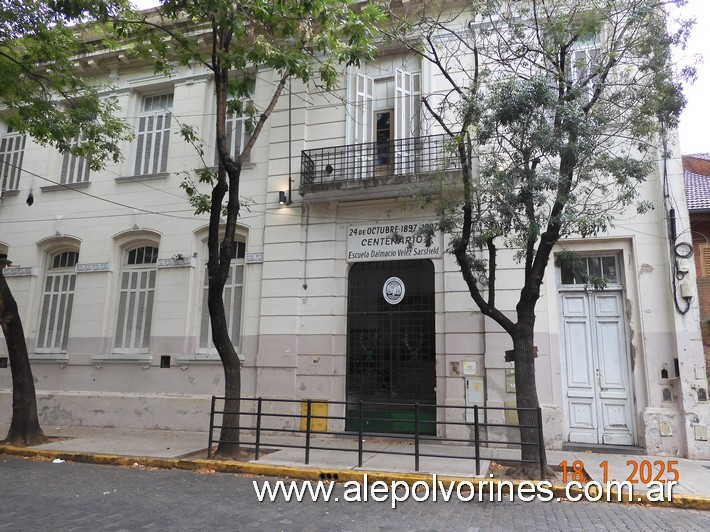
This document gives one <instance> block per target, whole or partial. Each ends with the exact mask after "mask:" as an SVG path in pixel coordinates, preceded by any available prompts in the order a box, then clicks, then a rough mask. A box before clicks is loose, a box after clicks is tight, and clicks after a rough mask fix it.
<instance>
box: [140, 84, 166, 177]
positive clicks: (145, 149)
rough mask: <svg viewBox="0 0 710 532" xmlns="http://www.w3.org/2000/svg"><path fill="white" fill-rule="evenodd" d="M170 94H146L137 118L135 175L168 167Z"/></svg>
mask: <svg viewBox="0 0 710 532" xmlns="http://www.w3.org/2000/svg"><path fill="white" fill-rule="evenodd" d="M172 106H173V95H172V94H161V95H158V96H146V97H145V98H144V99H143V109H142V111H141V114H140V117H139V118H138V131H137V133H136V164H135V170H134V173H135V175H149V174H158V173H162V172H165V171H166V169H167V167H168V146H169V143H170V118H171V114H170V109H172Z"/></svg>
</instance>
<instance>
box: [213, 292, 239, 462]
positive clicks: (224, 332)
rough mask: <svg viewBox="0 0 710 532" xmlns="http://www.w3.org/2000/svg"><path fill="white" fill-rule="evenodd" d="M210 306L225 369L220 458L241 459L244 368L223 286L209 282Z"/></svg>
mask: <svg viewBox="0 0 710 532" xmlns="http://www.w3.org/2000/svg"><path fill="white" fill-rule="evenodd" d="M208 290H209V293H208V305H209V309H210V320H211V321H212V341H213V343H214V345H215V347H216V348H217V352H218V353H219V356H220V359H221V360H222V366H223V368H224V396H225V397H226V400H225V403H224V408H223V411H224V414H222V429H221V430H220V436H219V444H218V446H217V452H216V455H217V456H221V457H224V458H238V457H239V417H240V410H241V408H240V406H241V405H240V400H239V399H240V397H241V391H242V384H241V367H240V365H239V356H238V355H237V352H236V350H235V349H234V345H233V344H232V340H231V339H230V338H229V331H228V329H227V321H226V317H225V312H224V302H223V296H222V293H223V290H224V283H222V284H220V283H218V282H217V280H216V279H215V280H214V281H213V279H210V283H209V289H208Z"/></svg>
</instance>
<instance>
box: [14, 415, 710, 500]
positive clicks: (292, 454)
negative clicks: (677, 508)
mask: <svg viewBox="0 0 710 532" xmlns="http://www.w3.org/2000/svg"><path fill="white" fill-rule="evenodd" d="M7 429H8V426H7V425H3V424H0V433H2V434H3V435H4V434H6V433H7ZM43 430H44V432H45V434H46V435H47V436H51V437H60V438H62V439H61V440H58V441H53V442H50V443H47V444H44V445H39V446H36V447H32V448H28V449H27V450H26V451H27V452H24V450H23V451H22V452H18V454H28V455H29V454H40V455H41V454H43V453H44V454H46V455H49V456H50V457H51V456H58V455H57V453H67V458H68V459H72V457H71V455H72V454H74V455H76V456H75V458H76V459H78V458H81V459H82V460H83V461H97V462H102V463H111V460H110V459H109V458H110V457H116V458H121V460H116V461H114V462H115V463H122V464H126V463H129V462H133V461H136V462H138V463H142V462H141V459H144V460H143V462H145V459H148V462H147V463H146V464H145V465H150V464H153V463H156V464H157V465H159V466H163V467H178V466H179V465H178V464H179V463H182V462H186V463H185V464H181V465H182V466H184V467H186V468H189V469H197V468H200V467H202V468H206V467H210V466H214V468H216V469H221V470H228V471H234V472H239V471H242V472H251V473H254V474H265V475H275V476H279V475H282V476H295V477H297V478H318V477H319V475H321V474H325V473H335V474H339V478H341V479H345V477H346V476H347V477H350V478H355V477H357V475H356V473H359V474H360V475H361V474H362V473H368V475H370V476H371V477H372V478H374V475H378V476H379V477H381V478H390V479H396V478H414V477H415V476H419V477H422V476H430V475H431V474H434V473H436V474H437V475H438V476H440V477H444V476H446V477H452V478H456V477H457V478H468V479H471V478H475V463H474V460H473V458H472V457H473V452H472V451H473V450H472V448H471V447H464V446H455V445H443V444H438V443H429V444H422V445H421V447H420V451H421V452H422V453H424V454H427V453H430V454H445V455H447V456H451V457H458V459H452V458H431V457H421V458H420V467H419V472H416V471H415V464H414V448H413V446H412V445H407V444H403V443H400V442H396V441H389V440H377V441H371V440H368V441H367V443H366V444H365V449H366V452H365V453H364V455H363V465H362V467H358V466H357V440H356V439H353V438H346V437H342V438H341V437H336V438H323V437H321V438H318V437H313V438H312V439H311V446H312V447H323V448H325V449H312V450H311V452H310V460H309V464H308V465H305V463H304V458H305V451H304V449H302V448H301V449H296V448H281V449H278V450H276V451H274V452H270V453H269V454H263V455H262V456H261V459H260V460H258V461H256V460H252V461H250V462H249V463H248V464H245V463H237V462H231V463H229V467H226V464H220V463H219V462H216V461H207V460H204V458H206V456H207V453H206V449H207V443H208V435H207V433H206V432H171V431H161V430H130V429H113V428H98V427H52V426H45V427H43ZM297 440H298V438H296V437H288V436H282V437H269V439H268V441H269V442H274V443H277V444H281V445H289V444H290V445H294V444H298V445H302V444H303V442H302V441H297ZM334 446H335V447H346V448H350V449H352V452H344V451H335V450H332V449H330V448H332V447H334ZM8 449H9V448H8V447H3V446H0V454H2V453H7V452H8ZM382 450H388V451H395V452H398V453H402V454H399V455H390V454H377V453H376V452H374V451H382ZM13 451H14V449H13ZM200 451H203V452H204V454H201V455H198V456H200V458H198V459H195V458H194V456H195V455H194V453H197V452H200ZM486 452H487V453H488V455H489V456H490V457H491V458H492V459H493V460H502V461H504V460H505V459H506V458H514V457H515V452H516V451H514V450H511V449H503V448H497V449H486ZM188 455H192V456H191V458H190V459H189V460H183V457H186V456H188ZM92 457H94V458H95V460H92ZM547 459H548V464H549V465H550V466H552V467H555V466H557V465H558V464H560V463H562V462H567V467H568V470H569V473H570V475H569V478H568V480H573V478H572V476H571V475H572V472H573V464H574V463H575V461H581V462H583V464H584V470H585V472H586V473H587V475H588V476H589V477H590V478H591V480H595V481H599V482H603V481H604V480H605V478H604V469H603V465H602V464H603V463H604V462H606V472H607V479H606V480H619V481H623V480H626V479H627V477H628V476H629V475H631V474H632V473H633V472H634V468H635V466H637V465H639V466H640V464H641V463H642V462H643V461H649V462H650V463H651V464H654V462H659V461H660V462H662V463H663V466H664V467H665V468H667V466H668V464H670V463H671V461H676V462H677V464H676V463H673V467H674V468H675V469H677V471H678V484H677V485H676V486H675V487H674V490H673V493H674V494H675V495H686V496H689V497H691V498H693V497H699V498H703V499H704V498H707V501H706V502H707V504H706V509H710V462H708V461H695V460H687V459H683V458H677V459H674V458H671V457H658V456H639V455H633V456H632V455H620V454H601V453H589V452H571V451H552V450H548V451H547ZM188 462H189V463H188ZM171 464H172V465H171ZM237 464H239V465H237ZM220 465H222V467H220ZM489 467H490V461H488V460H481V475H479V478H482V479H487V478H489ZM642 467H643V466H641V467H639V468H636V469H637V471H636V478H637V479H638V480H643V477H640V476H639V475H640V474H641V468H642ZM659 467H660V464H656V465H655V471H654V473H653V476H656V474H657V473H656V472H657V471H658V468H659ZM648 472H649V470H648V469H647V470H646V473H648ZM347 473H351V474H352V475H348V474H347ZM321 478H322V477H321ZM328 478H330V477H328ZM673 478H674V475H673V474H672V472H671V473H669V472H667V471H666V472H664V474H663V476H662V478H661V480H673ZM533 480H536V479H533ZM643 488H644V485H643V483H641V482H639V483H638V484H635V489H637V490H643ZM703 504H705V503H703ZM703 504H701V506H702V505H703ZM682 505H685V504H682Z"/></svg>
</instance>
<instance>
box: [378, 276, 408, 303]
mask: <svg viewBox="0 0 710 532" xmlns="http://www.w3.org/2000/svg"><path fill="white" fill-rule="evenodd" d="M382 295H383V296H384V298H385V301H387V303H389V304H390V305H396V304H397V303H399V302H401V301H402V300H403V299H404V282H403V281H402V279H400V278H399V277H390V278H389V279H387V280H386V281H385V284H384V286H383V287H382Z"/></svg>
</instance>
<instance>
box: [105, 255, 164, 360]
mask: <svg viewBox="0 0 710 532" xmlns="http://www.w3.org/2000/svg"><path fill="white" fill-rule="evenodd" d="M157 260H158V248H157V247H151V246H144V247H138V248H134V249H132V250H130V251H129V252H128V253H127V254H126V264H125V265H124V267H123V271H122V272H121V286H120V289H119V301H118V319H117V324H116V340H115V343H114V349H115V350H116V351H118V352H122V353H128V354H130V353H143V352H147V351H148V348H149V343H150V326H151V321H152V317H153V299H154V295H155V276H156V271H157V270H156V262H157Z"/></svg>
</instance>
